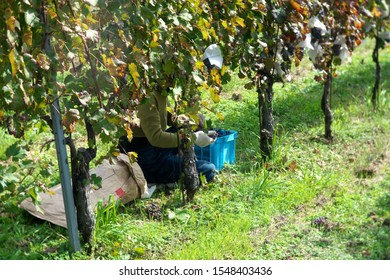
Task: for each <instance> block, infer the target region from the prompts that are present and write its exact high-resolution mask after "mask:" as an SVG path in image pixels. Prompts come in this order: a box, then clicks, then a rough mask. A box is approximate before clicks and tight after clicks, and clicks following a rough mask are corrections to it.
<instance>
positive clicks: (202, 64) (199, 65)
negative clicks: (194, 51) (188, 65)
mask: <svg viewBox="0 0 390 280" xmlns="http://www.w3.org/2000/svg"><path fill="white" fill-rule="evenodd" d="M203 67H204V63H203V61H199V60H198V61H197V62H196V63H195V69H203Z"/></svg>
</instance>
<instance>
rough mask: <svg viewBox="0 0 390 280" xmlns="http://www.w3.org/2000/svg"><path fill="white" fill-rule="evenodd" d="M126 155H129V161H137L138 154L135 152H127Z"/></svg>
mask: <svg viewBox="0 0 390 280" xmlns="http://www.w3.org/2000/svg"><path fill="white" fill-rule="evenodd" d="M127 156H128V157H129V160H130V162H131V163H134V162H136V161H137V158H138V154H137V153H136V152H128V153H127Z"/></svg>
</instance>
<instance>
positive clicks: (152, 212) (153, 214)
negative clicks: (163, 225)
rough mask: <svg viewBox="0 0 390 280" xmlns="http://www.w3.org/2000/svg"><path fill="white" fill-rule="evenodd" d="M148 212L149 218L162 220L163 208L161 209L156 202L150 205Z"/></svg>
mask: <svg viewBox="0 0 390 280" xmlns="http://www.w3.org/2000/svg"><path fill="white" fill-rule="evenodd" d="M146 212H147V213H148V217H149V219H152V220H161V218H162V213H161V209H160V207H159V206H158V205H157V204H155V203H152V204H150V205H149V206H148V207H147V208H146Z"/></svg>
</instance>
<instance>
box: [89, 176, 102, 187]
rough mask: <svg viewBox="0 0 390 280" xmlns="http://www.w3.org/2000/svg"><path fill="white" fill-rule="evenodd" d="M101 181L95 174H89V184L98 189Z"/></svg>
mask: <svg viewBox="0 0 390 280" xmlns="http://www.w3.org/2000/svg"><path fill="white" fill-rule="evenodd" d="M102 182H103V179H102V177H99V176H97V175H96V174H91V183H92V184H93V185H95V186H97V187H99V188H101V187H102Z"/></svg>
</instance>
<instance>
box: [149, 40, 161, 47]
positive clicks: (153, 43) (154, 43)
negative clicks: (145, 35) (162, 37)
mask: <svg viewBox="0 0 390 280" xmlns="http://www.w3.org/2000/svg"><path fill="white" fill-rule="evenodd" d="M159 45H160V44H159V43H158V42H156V41H152V42H150V44H149V47H151V48H152V49H154V48H157V47H158V46H159Z"/></svg>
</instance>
